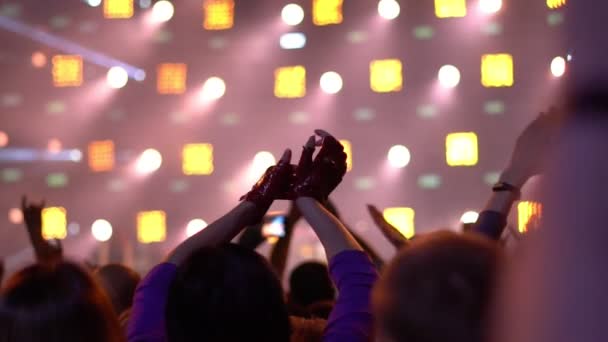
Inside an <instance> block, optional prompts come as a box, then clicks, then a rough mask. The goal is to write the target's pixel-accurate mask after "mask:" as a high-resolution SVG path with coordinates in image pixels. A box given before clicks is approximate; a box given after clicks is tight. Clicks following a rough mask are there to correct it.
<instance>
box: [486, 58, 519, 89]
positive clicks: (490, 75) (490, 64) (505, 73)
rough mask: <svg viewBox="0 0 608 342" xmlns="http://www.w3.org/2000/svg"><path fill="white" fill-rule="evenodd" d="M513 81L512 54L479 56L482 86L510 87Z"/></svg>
mask: <svg viewBox="0 0 608 342" xmlns="http://www.w3.org/2000/svg"><path fill="white" fill-rule="evenodd" d="M513 83H514V80H513V56H511V55H509V54H506V53H502V54H495V55H483V56H482V57H481V84H482V85H483V86H484V87H487V88H489V87H511V86H513Z"/></svg>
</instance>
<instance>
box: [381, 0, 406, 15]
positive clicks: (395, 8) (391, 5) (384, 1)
mask: <svg viewBox="0 0 608 342" xmlns="http://www.w3.org/2000/svg"><path fill="white" fill-rule="evenodd" d="M400 12H401V7H400V6H399V3H398V2H397V1H395V0H380V1H379V2H378V14H380V16H381V17H382V18H384V19H388V20H393V19H395V18H397V17H398V16H399V13H400Z"/></svg>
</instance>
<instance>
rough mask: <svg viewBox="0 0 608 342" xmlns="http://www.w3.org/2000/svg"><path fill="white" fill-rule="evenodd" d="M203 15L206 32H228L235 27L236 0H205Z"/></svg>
mask: <svg viewBox="0 0 608 342" xmlns="http://www.w3.org/2000/svg"><path fill="white" fill-rule="evenodd" d="M203 15H204V17H205V19H204V20H203V27H204V28H205V29H206V30H227V29H229V28H231V27H232V26H234V0H205V1H204V2H203Z"/></svg>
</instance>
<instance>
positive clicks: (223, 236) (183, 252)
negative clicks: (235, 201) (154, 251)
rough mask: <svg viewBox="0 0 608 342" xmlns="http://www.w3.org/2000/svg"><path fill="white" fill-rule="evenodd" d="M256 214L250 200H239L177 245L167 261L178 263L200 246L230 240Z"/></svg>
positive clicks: (213, 244)
mask: <svg viewBox="0 0 608 342" xmlns="http://www.w3.org/2000/svg"><path fill="white" fill-rule="evenodd" d="M255 215H256V207H255V205H254V204H252V203H251V202H247V201H244V202H241V203H240V204H239V205H237V206H236V207H235V208H234V209H232V210H231V211H230V212H228V213H227V214H226V215H224V216H222V217H221V218H219V219H218V220H216V221H215V222H213V223H211V224H210V225H209V226H207V227H206V228H205V229H203V230H202V231H200V232H198V233H196V234H195V235H193V236H192V237H190V238H189V239H187V240H186V241H184V242H182V243H181V244H180V245H179V246H177V247H176V248H175V249H174V250H173V251H172V252H171V253H170V254H169V256H168V258H167V262H170V263H173V264H176V265H179V264H180V263H182V262H183V261H184V260H185V259H186V258H187V257H188V256H189V255H190V254H191V253H192V252H193V251H195V250H196V249H198V248H201V247H207V246H215V245H219V244H222V243H226V242H229V241H230V240H232V239H233V238H234V237H235V236H236V235H237V234H238V233H239V232H240V231H241V230H242V229H243V228H244V227H245V226H247V224H249V223H251V220H252V219H253V218H254V217H255Z"/></svg>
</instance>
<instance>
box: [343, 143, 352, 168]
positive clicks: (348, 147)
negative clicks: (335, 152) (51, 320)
mask: <svg viewBox="0 0 608 342" xmlns="http://www.w3.org/2000/svg"><path fill="white" fill-rule="evenodd" d="M340 144H342V147H344V153H346V171H347V172H349V171H350V170H352V169H353V145H352V144H351V142H350V141H348V140H344V139H340Z"/></svg>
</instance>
